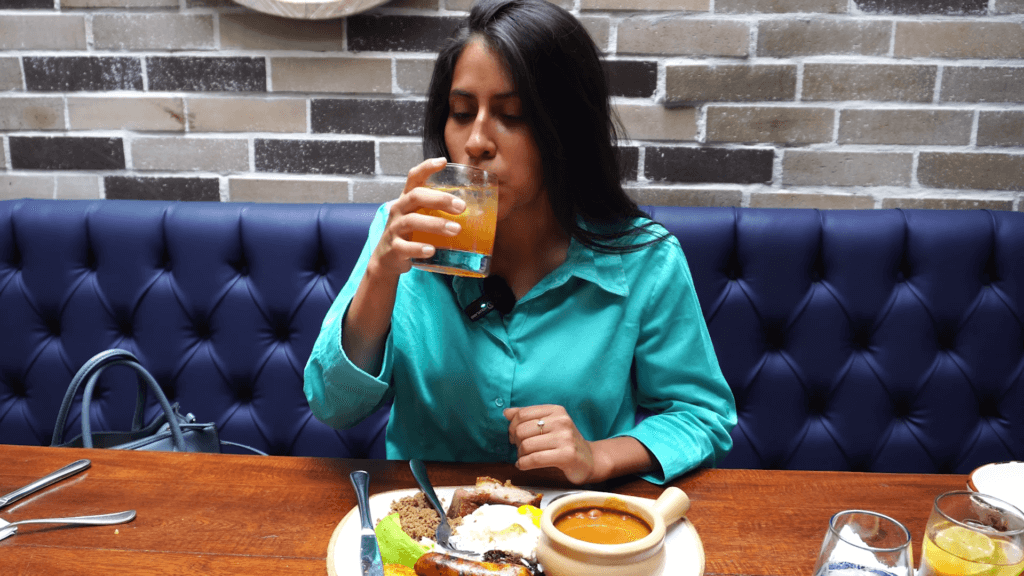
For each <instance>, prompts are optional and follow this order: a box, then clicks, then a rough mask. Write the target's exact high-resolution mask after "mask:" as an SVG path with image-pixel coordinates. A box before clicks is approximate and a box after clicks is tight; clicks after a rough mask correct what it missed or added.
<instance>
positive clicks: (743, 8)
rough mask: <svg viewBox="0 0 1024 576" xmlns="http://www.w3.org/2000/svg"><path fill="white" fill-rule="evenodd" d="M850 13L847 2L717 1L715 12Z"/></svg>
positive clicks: (836, 0)
mask: <svg viewBox="0 0 1024 576" xmlns="http://www.w3.org/2000/svg"><path fill="white" fill-rule="evenodd" d="M848 11H849V8H848V6H847V1H846V0H715V12H720V13H726V14H728V13H735V14H745V13H765V14H778V13H782V12H810V13H815V14H823V13H824V14H845V13H846V12H848Z"/></svg>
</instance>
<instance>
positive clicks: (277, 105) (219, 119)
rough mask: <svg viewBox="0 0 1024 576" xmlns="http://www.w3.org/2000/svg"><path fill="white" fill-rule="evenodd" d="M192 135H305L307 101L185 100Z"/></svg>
mask: <svg viewBox="0 0 1024 576" xmlns="http://www.w3.org/2000/svg"><path fill="white" fill-rule="evenodd" d="M187 102H188V129H189V130H190V131H192V132H306V101H305V99H299V98H275V99H273V100H267V99H264V98H245V97H240V98H233V97H228V98H205V97H197V98H188V99H187Z"/></svg>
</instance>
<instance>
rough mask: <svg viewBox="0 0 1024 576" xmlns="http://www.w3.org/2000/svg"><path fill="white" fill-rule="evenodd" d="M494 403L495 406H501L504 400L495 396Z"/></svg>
mask: <svg viewBox="0 0 1024 576" xmlns="http://www.w3.org/2000/svg"><path fill="white" fill-rule="evenodd" d="M494 405H495V406H497V407H498V408H501V407H502V406H504V405H505V401H504V400H502V399H501V398H495V399H494Z"/></svg>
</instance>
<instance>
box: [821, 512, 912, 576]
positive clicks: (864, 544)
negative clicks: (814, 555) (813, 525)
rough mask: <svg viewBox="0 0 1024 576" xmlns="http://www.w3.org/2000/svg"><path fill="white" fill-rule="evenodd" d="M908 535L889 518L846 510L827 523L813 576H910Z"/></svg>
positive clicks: (897, 523)
mask: <svg viewBox="0 0 1024 576" xmlns="http://www.w3.org/2000/svg"><path fill="white" fill-rule="evenodd" d="M913 562H914V561H913V553H912V550H911V544H910V532H909V531H908V530H907V529H906V527H904V526H903V525H902V524H900V523H899V522H897V521H896V520H893V519H892V518H890V517H888V516H886V515H884V514H879V513H877V512H870V511H867V510H845V511H843V512H839V513H838V514H836V515H835V516H833V517H832V520H830V521H829V523H828V532H827V533H826V534H825V541H824V542H822V544H821V552H819V553H818V562H817V563H816V564H815V565H814V572H813V574H814V575H815V576H913V574H914V568H913Z"/></svg>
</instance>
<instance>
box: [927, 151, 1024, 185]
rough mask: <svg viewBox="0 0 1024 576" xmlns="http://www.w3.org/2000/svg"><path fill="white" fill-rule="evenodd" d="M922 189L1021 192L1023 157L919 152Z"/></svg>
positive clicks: (1023, 175)
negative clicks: (927, 187) (924, 187)
mask: <svg viewBox="0 0 1024 576" xmlns="http://www.w3.org/2000/svg"><path fill="white" fill-rule="evenodd" d="M917 180H918V182H920V183H921V185H923V186H930V187H933V188H955V189H960V190H965V189H974V190H1017V191H1022V190H1024V155H1021V154H972V153H965V152H953V153H944V152H921V155H920V158H919V159H918V167H917Z"/></svg>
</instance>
